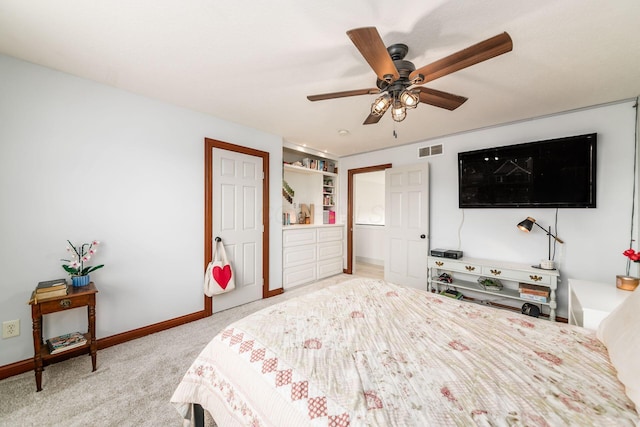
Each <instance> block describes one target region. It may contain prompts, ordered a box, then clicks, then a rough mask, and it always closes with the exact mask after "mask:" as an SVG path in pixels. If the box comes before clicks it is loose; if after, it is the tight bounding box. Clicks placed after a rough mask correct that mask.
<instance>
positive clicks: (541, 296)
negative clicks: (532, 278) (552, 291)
mask: <svg viewBox="0 0 640 427" xmlns="http://www.w3.org/2000/svg"><path fill="white" fill-rule="evenodd" d="M520 298H522V299H526V300H529V301H533V302H541V303H546V302H549V288H548V287H546V286H540V285H531V284H529V283H520Z"/></svg>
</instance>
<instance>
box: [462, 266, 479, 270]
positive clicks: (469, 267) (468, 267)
mask: <svg viewBox="0 0 640 427" xmlns="http://www.w3.org/2000/svg"><path fill="white" fill-rule="evenodd" d="M464 268H466V269H467V271H473V270H475V269H476V268H475V267H474V266H472V265H465V266H464Z"/></svg>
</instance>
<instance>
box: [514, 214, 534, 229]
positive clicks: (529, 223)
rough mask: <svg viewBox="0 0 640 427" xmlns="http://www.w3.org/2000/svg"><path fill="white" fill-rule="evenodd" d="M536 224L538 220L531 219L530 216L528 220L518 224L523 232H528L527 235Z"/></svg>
mask: <svg viewBox="0 0 640 427" xmlns="http://www.w3.org/2000/svg"><path fill="white" fill-rule="evenodd" d="M535 222H536V220H535V219H534V218H531V217H530V216H528V217H527V219H525V220H523V221H521V222H520V223H519V224H518V228H519V229H520V230H522V231H526V232H527V233H528V232H530V231H531V229H532V228H533V224H534V223H535Z"/></svg>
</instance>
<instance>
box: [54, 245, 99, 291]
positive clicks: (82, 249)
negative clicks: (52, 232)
mask: <svg viewBox="0 0 640 427" xmlns="http://www.w3.org/2000/svg"><path fill="white" fill-rule="evenodd" d="M67 243H69V246H67V252H69V253H70V254H71V258H70V259H62V260H61V261H66V262H67V264H62V268H63V269H64V271H66V272H67V273H69V275H70V276H71V282H72V284H73V286H86V285H88V284H89V273H91V272H92V271H96V270H97V269H99V268H102V267H104V264H100V265H96V266H91V265H85V263H87V262H89V260H90V259H91V258H92V257H93V256H94V255H95V254H96V252H97V250H98V248H97V246H98V245H99V244H100V242H99V241H97V240H94V241H92V242H91V243H83V244H82V245H78V246H75V245H74V244H73V243H71V241H69V240H67Z"/></svg>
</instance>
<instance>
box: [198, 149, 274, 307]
mask: <svg viewBox="0 0 640 427" xmlns="http://www.w3.org/2000/svg"><path fill="white" fill-rule="evenodd" d="M214 148H220V149H222V150H227V151H233V152H236V153H241V154H247V155H249V156H254V157H259V158H261V159H262V171H263V175H264V176H263V178H262V225H263V228H262V279H263V280H262V298H263V299H264V298H269V297H272V296H275V295H279V294H281V293H282V289H275V290H273V291H271V290H269V153H268V152H266V151H261V150H256V149H254V148H249V147H243V146H241V145H236V144H231V143H229V142H224V141H219V140H216V139H211V138H205V139H204V267H203V270H202V271H203V273H204V271H206V270H207V265H208V264H209V261H211V258H212V256H213V204H212V203H213V149H214ZM204 310H205V313H206V316H211V314H213V300H212V297H208V296H206V295H205V296H204Z"/></svg>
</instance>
